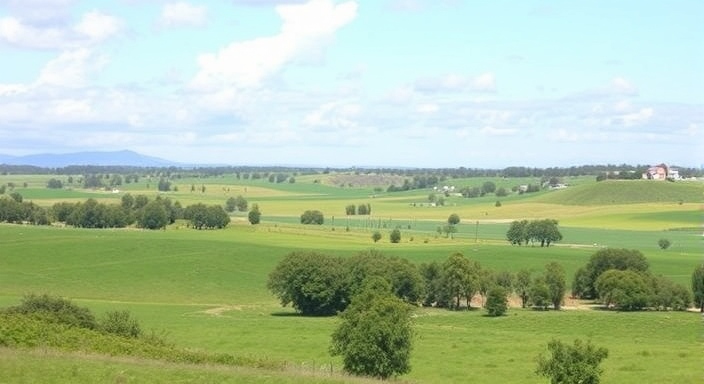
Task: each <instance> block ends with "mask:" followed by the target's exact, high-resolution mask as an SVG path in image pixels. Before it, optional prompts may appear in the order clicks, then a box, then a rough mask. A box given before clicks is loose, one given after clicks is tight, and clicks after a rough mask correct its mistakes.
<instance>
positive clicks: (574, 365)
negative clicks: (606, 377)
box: [535, 339, 609, 384]
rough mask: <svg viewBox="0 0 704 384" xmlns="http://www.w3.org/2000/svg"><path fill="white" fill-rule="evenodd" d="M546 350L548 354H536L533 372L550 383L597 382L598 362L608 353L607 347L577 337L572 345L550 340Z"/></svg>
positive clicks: (598, 378) (599, 372) (586, 383)
mask: <svg viewBox="0 0 704 384" xmlns="http://www.w3.org/2000/svg"><path fill="white" fill-rule="evenodd" d="M548 351H549V353H550V355H549V356H545V355H544V354H540V356H538V359H537V361H538V367H537V369H536V370H535V373H536V374H537V375H540V376H545V377H548V378H550V383H551V384H598V383H599V381H600V376H601V373H602V371H603V369H601V368H600V367H599V364H600V363H601V361H602V360H604V359H605V358H606V357H607V356H608V355H609V351H608V350H607V349H605V348H597V347H596V346H594V345H592V344H591V343H590V342H586V343H584V342H582V341H581V340H579V339H576V340H575V341H574V344H573V345H569V344H564V343H563V342H561V341H559V340H552V341H550V342H549V343H548Z"/></svg>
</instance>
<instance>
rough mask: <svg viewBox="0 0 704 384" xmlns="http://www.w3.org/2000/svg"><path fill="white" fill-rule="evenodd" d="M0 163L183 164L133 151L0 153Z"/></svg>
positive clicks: (35, 164) (154, 165)
mask: <svg viewBox="0 0 704 384" xmlns="http://www.w3.org/2000/svg"><path fill="white" fill-rule="evenodd" d="M0 164H7V165H33V166H35V167H43V168H61V167H66V166H69V165H105V166H132V167H183V166H184V164H181V163H177V162H173V161H170V160H164V159H161V158H158V157H153V156H146V155H142V154H140V153H137V152H134V151H128V150H123V151H112V152H74V153H60V154H59V153H41V154H34V155H25V156H10V155H3V154H0Z"/></svg>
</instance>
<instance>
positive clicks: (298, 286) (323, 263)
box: [267, 252, 348, 316]
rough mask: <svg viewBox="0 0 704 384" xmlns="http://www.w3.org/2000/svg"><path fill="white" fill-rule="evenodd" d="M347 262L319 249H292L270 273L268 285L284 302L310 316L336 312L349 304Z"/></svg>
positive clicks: (283, 303) (284, 304)
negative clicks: (303, 250) (315, 250)
mask: <svg viewBox="0 0 704 384" xmlns="http://www.w3.org/2000/svg"><path fill="white" fill-rule="evenodd" d="M344 265H345V263H344V262H343V260H341V259H340V258H337V257H332V256H328V255H325V254H320V253H317V252H292V253H289V254H288V255H286V256H285V257H284V258H283V259H282V260H281V261H280V262H279V263H278V264H277V265H276V268H274V270H273V271H272V272H271V273H270V274H269V280H268V282H267V288H269V290H270V291H271V292H272V293H273V294H274V295H275V296H276V297H278V298H279V300H280V301H281V304H282V305H283V306H286V305H288V304H291V305H292V306H293V308H295V309H296V310H297V311H299V312H300V313H302V314H303V315H308V316H327V315H334V314H336V313H337V312H339V311H342V310H344V309H345V308H346V306H347V303H348V302H347V298H348V295H347V292H348V291H347V286H346V274H345V268H344Z"/></svg>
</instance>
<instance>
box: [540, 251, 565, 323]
mask: <svg viewBox="0 0 704 384" xmlns="http://www.w3.org/2000/svg"><path fill="white" fill-rule="evenodd" d="M545 285H547V287H548V299H549V300H550V302H551V303H552V306H553V308H555V310H557V311H559V310H560V306H561V305H562V302H563V300H564V297H565V292H567V280H566V279H565V270H564V269H563V268H562V266H561V265H560V264H558V263H555V262H552V263H550V264H548V265H546V266H545Z"/></svg>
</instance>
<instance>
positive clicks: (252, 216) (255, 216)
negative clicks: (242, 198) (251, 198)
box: [247, 204, 262, 225]
mask: <svg viewBox="0 0 704 384" xmlns="http://www.w3.org/2000/svg"><path fill="white" fill-rule="evenodd" d="M261 217H262V213H261V212H260V211H259V204H252V209H251V210H250V211H249V214H248V215H247V219H249V223H250V224H252V225H256V224H259V222H260V220H261Z"/></svg>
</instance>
